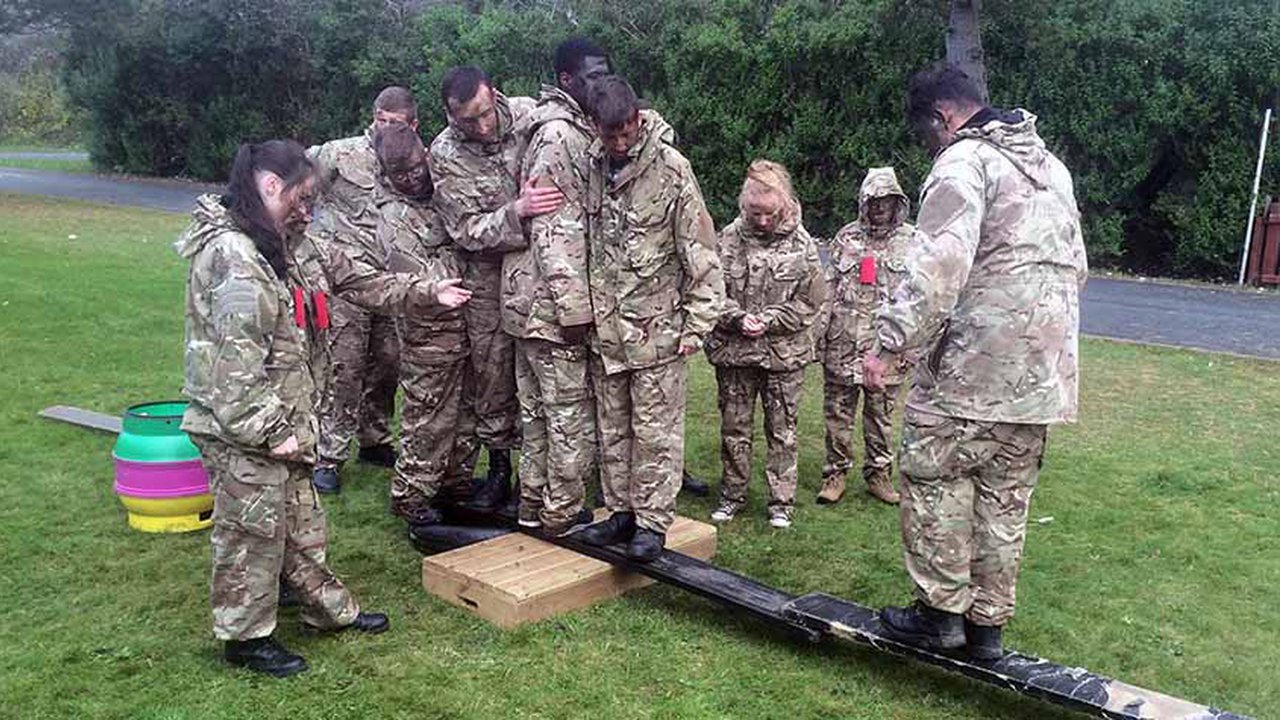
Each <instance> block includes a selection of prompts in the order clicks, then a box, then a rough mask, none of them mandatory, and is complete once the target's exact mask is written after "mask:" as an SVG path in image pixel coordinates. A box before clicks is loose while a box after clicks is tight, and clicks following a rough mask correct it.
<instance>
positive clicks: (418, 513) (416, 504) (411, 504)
mask: <svg viewBox="0 0 1280 720" xmlns="http://www.w3.org/2000/svg"><path fill="white" fill-rule="evenodd" d="M391 514H392V515H396V516H398V517H401V518H404V520H405V522H407V523H409V524H410V525H438V524H440V523H441V522H443V521H444V516H443V515H442V514H441V513H440V511H439V510H437V509H435V508H433V507H431V503H430V502H428V501H427V500H426V499H425V498H421V497H407V498H399V499H396V500H392V501H391Z"/></svg>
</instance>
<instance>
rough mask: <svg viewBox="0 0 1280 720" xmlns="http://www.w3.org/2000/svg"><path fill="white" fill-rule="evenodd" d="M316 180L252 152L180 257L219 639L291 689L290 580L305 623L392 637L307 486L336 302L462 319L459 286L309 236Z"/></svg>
mask: <svg viewBox="0 0 1280 720" xmlns="http://www.w3.org/2000/svg"><path fill="white" fill-rule="evenodd" d="M315 188H316V168H315V165H314V164H313V163H312V161H311V160H309V159H308V158H307V156H306V154H305V151H304V150H303V149H302V146H301V145H298V144H297V143H295V142H293V141H291V140H270V141H267V142H264V143H260V144H256V145H248V144H246V145H242V146H241V147H240V149H239V151H238V152H237V153H236V158H235V162H234V164H233V165H232V168H231V179H230V182H229V183H228V185H227V192H226V194H225V195H222V196H221V197H219V196H216V195H204V196H201V197H200V198H199V200H198V201H197V205H196V209H195V210H194V211H193V212H192V220H191V224H190V225H189V226H188V227H187V229H186V231H184V232H183V234H182V237H181V238H180V239H179V240H178V242H177V244H176V249H177V250H178V253H179V254H180V255H181V256H182V257H184V258H186V259H187V260H188V262H189V263H190V267H189V269H188V272H187V293H186V325H185V326H186V330H185V382H184V385H183V393H184V394H185V395H186V397H187V398H188V399H189V400H190V404H189V406H188V408H187V410H186V413H185V414H184V416H183V420H182V429H183V430H184V431H186V432H187V433H188V434H189V435H190V437H191V440H192V442H194V443H195V444H196V446H197V447H198V448H199V449H200V455H201V459H202V461H203V463H204V466H205V469H206V471H207V472H208V474H209V486H210V490H211V491H212V493H213V496H214V506H213V533H212V536H211V537H210V542H211V545H212V550H213V552H212V555H213V573H212V580H211V583H210V594H211V600H212V605H213V632H214V636H215V637H217V638H218V639H219V640H222V641H224V642H225V647H224V657H225V658H226V660H227V661H228V662H230V663H232V664H235V665H242V666H245V667H248V668H250V669H253V670H256V671H259V672H265V673H269V674H271V675H275V676H277V677H284V676H287V675H292V674H294V673H297V672H301V671H303V670H305V669H306V662H305V661H304V660H303V659H302V658H301V657H299V656H297V655H294V654H293V653H290V652H289V651H287V650H286V649H284V647H283V646H281V645H280V644H279V643H277V642H276V641H275V640H274V639H273V635H272V633H273V632H274V630H275V626H276V609H277V597H278V595H279V586H280V582H281V580H282V578H283V579H284V580H285V581H287V582H288V583H289V585H290V586H292V588H293V589H294V592H295V593H296V594H297V596H298V598H299V599H300V600H301V604H302V606H303V608H302V621H303V622H304V623H305V624H306V625H308V626H311V627H313V628H317V629H321V630H330V631H336V630H344V629H355V630H359V631H362V632H367V633H377V632H382V631H384V630H386V629H387V627H388V626H389V623H388V621H387V617H386V616H385V615H382V614H381V613H368V612H363V611H361V609H360V606H359V604H358V603H357V602H356V600H355V598H354V597H353V596H352V594H351V592H350V591H349V590H348V589H347V588H346V586H344V585H343V584H342V582H341V581H340V580H338V578H337V577H336V576H335V575H334V573H333V571H332V570H331V569H330V568H329V566H328V564H327V563H326V560H325V548H326V545H327V537H326V534H327V533H326V528H325V514H324V509H323V508H322V507H321V505H320V500H319V496H318V495H317V494H316V490H315V488H314V486H313V485H312V483H311V479H312V472H313V470H314V466H315V463H316V460H317V437H316V436H317V431H318V419H317V417H316V406H317V403H318V402H319V398H320V397H321V396H322V395H323V393H324V391H325V386H326V385H327V383H328V382H329V378H330V376H331V374H330V369H329V357H328V350H329V343H328V342H327V339H328V338H327V337H326V336H327V334H328V332H329V328H330V316H329V299H330V298H331V297H332V296H333V295H335V294H337V295H340V296H341V297H343V298H344V299H346V300H348V301H350V302H353V303H356V304H357V305H360V306H362V307H365V308H367V309H380V310H383V311H393V312H424V311H429V310H431V309H433V308H436V307H437V306H439V305H445V306H449V307H456V306H458V305H461V304H462V303H465V302H466V300H467V298H468V297H469V296H470V293H469V292H468V291H466V290H463V289H462V288H460V287H458V285H459V283H460V282H461V280H460V279H457V278H453V279H446V280H441V281H438V282H433V281H429V280H426V279H423V278H419V277H414V276H408V275H392V274H388V273H383V272H379V271H377V270H376V269H374V268H371V267H369V266H367V265H363V264H361V263H357V262H353V261H351V260H350V259H348V258H347V257H346V256H345V255H344V254H343V253H340V252H339V253H328V252H327V251H326V249H325V248H326V245H324V244H318V243H317V242H315V241H314V240H313V239H312V238H310V237H309V236H307V235H306V234H305V230H306V226H307V224H308V222H309V221H310V212H311V211H310V204H311V198H312V196H313V195H314V193H315Z"/></svg>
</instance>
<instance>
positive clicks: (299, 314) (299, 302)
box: [293, 287, 307, 330]
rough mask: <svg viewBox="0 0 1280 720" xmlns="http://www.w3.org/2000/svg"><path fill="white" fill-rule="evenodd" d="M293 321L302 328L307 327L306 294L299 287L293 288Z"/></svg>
mask: <svg viewBox="0 0 1280 720" xmlns="http://www.w3.org/2000/svg"><path fill="white" fill-rule="evenodd" d="M293 323H294V324H295V325H297V326H298V327H300V328H303V329H304V330H305V329H306V327H307V296H306V295H305V294H304V293H303V292H302V288H300V287H296V288H294V289H293Z"/></svg>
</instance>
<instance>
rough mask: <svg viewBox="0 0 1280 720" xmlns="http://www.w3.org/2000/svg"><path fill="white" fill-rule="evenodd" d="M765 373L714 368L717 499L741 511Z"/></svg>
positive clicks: (748, 369) (748, 476)
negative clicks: (717, 429)
mask: <svg viewBox="0 0 1280 720" xmlns="http://www.w3.org/2000/svg"><path fill="white" fill-rule="evenodd" d="M764 373H765V371H764V370H761V369H759V368H744V367H719V366H717V367H716V384H717V386H718V387H719V391H720V392H719V400H720V465H721V466H722V467H723V469H724V474H723V475H722V476H721V478H722V479H721V482H720V499H721V500H722V501H724V502H729V503H734V504H735V505H738V506H739V507H741V506H742V505H744V504H746V502H747V486H748V484H749V483H750V481H751V445H752V439H753V435H754V433H755V410H756V396H757V395H758V394H760V392H761V390H762V389H763V388H762V385H763V384H764V383H763V382H762V380H763V378H764Z"/></svg>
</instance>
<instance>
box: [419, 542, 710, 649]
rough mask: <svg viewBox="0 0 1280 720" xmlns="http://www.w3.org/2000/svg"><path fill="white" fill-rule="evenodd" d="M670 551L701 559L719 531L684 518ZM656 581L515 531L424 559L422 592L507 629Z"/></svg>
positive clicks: (669, 543) (707, 555)
mask: <svg viewBox="0 0 1280 720" xmlns="http://www.w3.org/2000/svg"><path fill="white" fill-rule="evenodd" d="M667 547H668V548H669V549H671V550H676V551H678V552H681V553H685V554H687V555H691V556H693V557H697V558H700V559H704V560H705V559H709V558H711V557H712V556H714V555H715V551H716V531H715V528H714V527H713V526H711V525H708V524H706V523H701V522H697V521H694V520H690V519H688V518H677V519H676V522H675V523H674V524H672V527H671V531H670V532H669V533H668V534H667ZM651 583H653V580H652V579H650V578H647V577H645V576H643V575H641V574H639V573H634V572H629V571H627V570H624V569H621V568H617V567H615V566H613V565H611V564H609V563H607V562H604V561H602V560H598V559H595V558H591V557H588V556H586V555H582V554H579V553H577V552H574V551H573V550H570V549H568V548H564V547H559V546H556V545H553V544H551V543H549V542H545V541H543V540H539V539H537V538H534V537H530V536H528V535H523V534H519V533H513V534H511V535H504V536H502V537H497V538H493V539H491V540H486V541H484V542H480V543H476V544H475V545H469V546H467V547H463V548H459V549H457V550H452V551H449V552H446V553H441V554H439V555H432V556H428V557H426V558H423V561H422V586H423V587H424V588H425V589H426V590H427V591H428V592H430V593H432V594H433V595H436V596H438V597H440V598H441V599H443V600H445V601H446V602H448V603H450V604H453V605H456V606H458V607H460V608H464V609H466V610H469V611H471V612H474V613H476V614H477V615H480V616H481V617H483V618H485V619H486V620H489V621H490V622H493V623H494V624H496V625H499V626H501V627H508V628H509V627H515V626H517V625H522V624H524V623H528V622H536V621H538V620H542V619H545V618H548V617H552V616H554V615H558V614H560V613H564V612H568V611H570V610H576V609H578V608H581V607H585V606H588V605H591V604H594V603H597V602H600V601H602V600H607V599H609V598H613V597H617V596H618V595H621V594H622V593H624V592H628V591H630V590H634V589H636V588H640V587H644V586H645V585H649V584H651Z"/></svg>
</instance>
